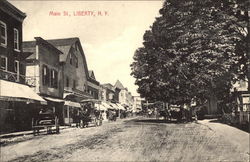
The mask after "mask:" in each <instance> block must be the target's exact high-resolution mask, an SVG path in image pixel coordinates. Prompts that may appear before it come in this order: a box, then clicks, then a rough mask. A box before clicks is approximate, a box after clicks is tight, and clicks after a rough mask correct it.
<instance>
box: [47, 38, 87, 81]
mask: <svg viewBox="0 0 250 162" xmlns="http://www.w3.org/2000/svg"><path fill="white" fill-rule="evenodd" d="M47 41H48V42H49V43H51V44H52V45H54V46H55V47H56V48H58V49H59V50H60V51H62V52H63V54H62V55H60V62H65V61H66V60H67V57H68V55H69V53H70V50H71V48H72V46H73V45H74V44H76V43H77V42H78V44H79V50H80V53H81V54H82V58H83V64H84V65H83V66H84V67H85V73H86V75H87V78H89V75H88V66H87V61H86V58H85V54H84V51H83V49H82V46H81V42H80V39H79V38H78V37H72V38H62V39H49V40H47Z"/></svg>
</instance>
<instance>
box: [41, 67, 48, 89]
mask: <svg viewBox="0 0 250 162" xmlns="http://www.w3.org/2000/svg"><path fill="white" fill-rule="evenodd" d="M42 79H43V85H47V86H48V85H49V68H48V67H47V66H46V65H43V69H42Z"/></svg>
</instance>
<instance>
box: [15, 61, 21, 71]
mask: <svg viewBox="0 0 250 162" xmlns="http://www.w3.org/2000/svg"><path fill="white" fill-rule="evenodd" d="M19 67H20V66H19V61H17V60H15V66H14V71H15V72H16V73H19Z"/></svg>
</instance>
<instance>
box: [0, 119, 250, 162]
mask: <svg viewBox="0 0 250 162" xmlns="http://www.w3.org/2000/svg"><path fill="white" fill-rule="evenodd" d="M219 127H220V128H221V130H224V131H225V132H223V131H218V128H219ZM231 130H232V131H236V132H237V131H240V130H234V129H232V127H229V126H226V125H223V124H219V123H216V124H214V123H213V125H211V127H210V125H209V122H207V121H205V122H204V121H202V122H198V123H195V122H192V123H174V122H170V123H165V122H164V121H162V120H155V119H148V118H142V117H138V118H133V119H126V120H118V121H116V122H107V123H104V124H103V125H102V126H100V127H90V128H84V129H80V128H69V129H64V130H62V131H61V133H60V134H52V135H40V136H35V137H33V136H31V135H30V136H26V137H15V138H13V139H12V140H11V141H12V142H10V141H9V142H6V143H5V144H3V145H2V146H1V161H223V160H226V161H248V160H249V150H247V149H246V148H244V147H241V146H242V145H240V143H245V146H246V147H247V146H248V148H249V139H247V138H245V137H247V136H248V137H249V134H248V133H246V132H242V131H240V132H241V133H239V137H237V133H236V134H235V135H234V137H232V138H230V137H228V134H230V132H229V131H231ZM238 138H239V140H238V141H237V140H233V139H238ZM231 139H232V140H231ZM247 140H248V141H247ZM2 142H3V141H2Z"/></svg>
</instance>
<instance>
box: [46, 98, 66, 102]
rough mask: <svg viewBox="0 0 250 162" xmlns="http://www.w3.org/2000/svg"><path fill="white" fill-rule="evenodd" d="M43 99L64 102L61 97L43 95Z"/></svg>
mask: <svg viewBox="0 0 250 162" xmlns="http://www.w3.org/2000/svg"><path fill="white" fill-rule="evenodd" d="M44 99H45V100H49V101H53V102H65V101H64V100H62V99H58V98H53V97H44Z"/></svg>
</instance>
